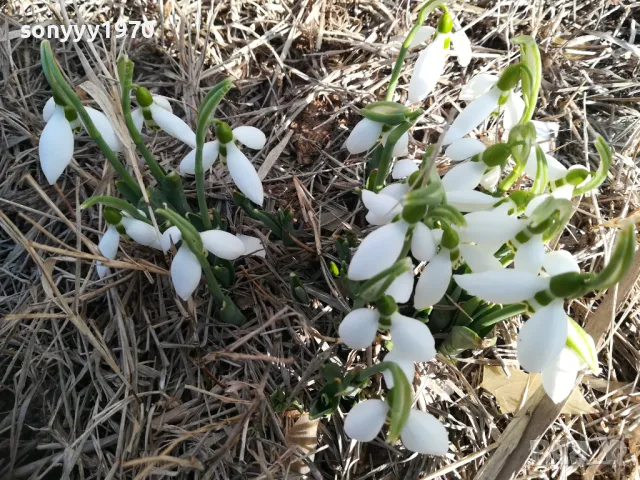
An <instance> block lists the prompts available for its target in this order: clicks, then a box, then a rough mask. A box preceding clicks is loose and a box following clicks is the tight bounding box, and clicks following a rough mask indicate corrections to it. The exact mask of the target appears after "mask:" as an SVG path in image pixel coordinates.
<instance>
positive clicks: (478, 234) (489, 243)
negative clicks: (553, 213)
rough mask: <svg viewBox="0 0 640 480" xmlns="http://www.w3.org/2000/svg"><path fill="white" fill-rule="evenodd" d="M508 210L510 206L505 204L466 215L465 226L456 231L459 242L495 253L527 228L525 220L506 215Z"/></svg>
mask: <svg viewBox="0 0 640 480" xmlns="http://www.w3.org/2000/svg"><path fill="white" fill-rule="evenodd" d="M503 205H506V207H503ZM509 208H510V204H508V203H506V202H505V203H503V204H501V205H499V206H498V207H496V208H494V209H492V210H489V211H480V212H471V213H467V214H466V215H465V216H464V218H465V221H466V225H465V226H463V227H459V228H458V229H457V232H458V235H459V236H460V242H462V243H471V244H475V245H477V246H478V247H481V248H482V249H484V250H485V251H487V252H490V253H492V254H493V253H495V252H496V251H497V250H498V249H499V248H500V247H501V246H502V245H504V244H505V243H507V242H508V241H509V240H511V239H512V238H514V237H515V236H516V235H517V234H518V233H520V232H521V231H522V230H524V229H525V228H526V226H527V221H526V220H524V219H519V218H516V217H512V216H510V215H508V213H507V212H508V211H509Z"/></svg>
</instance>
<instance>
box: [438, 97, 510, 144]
mask: <svg viewBox="0 0 640 480" xmlns="http://www.w3.org/2000/svg"><path fill="white" fill-rule="evenodd" d="M501 95H502V92H501V90H500V89H499V88H497V87H493V88H491V89H490V90H489V91H488V92H487V93H485V94H483V95H482V96H480V97H478V98H477V99H475V100H474V101H473V102H471V103H470V104H469V105H467V107H466V108H465V109H464V110H462V112H460V114H459V115H458V116H457V117H456V118H455V120H454V121H453V123H452V124H451V126H450V127H449V130H447V133H446V134H445V136H444V139H443V141H442V143H443V144H444V145H449V144H450V143H453V142H455V141H456V140H459V139H461V138H462V137H464V136H465V135H467V134H468V133H469V132H471V131H472V130H473V129H474V128H476V127H477V126H478V125H480V124H481V123H482V122H484V121H485V120H486V119H487V118H489V115H491V113H492V112H493V111H494V110H495V109H496V108H497V107H498V101H499V100H500V96H501Z"/></svg>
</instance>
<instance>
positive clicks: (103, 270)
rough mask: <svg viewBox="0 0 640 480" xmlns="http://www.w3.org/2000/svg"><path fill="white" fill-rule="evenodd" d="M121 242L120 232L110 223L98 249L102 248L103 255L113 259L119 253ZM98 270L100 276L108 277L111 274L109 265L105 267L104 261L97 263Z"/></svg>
mask: <svg viewBox="0 0 640 480" xmlns="http://www.w3.org/2000/svg"><path fill="white" fill-rule="evenodd" d="M119 243H120V234H119V233H118V230H117V229H116V227H115V225H109V226H108V227H107V231H106V232H104V235H103V236H102V238H101V239H100V242H99V243H98V250H100V253H101V254H102V256H103V257H105V258H108V259H109V260H113V259H114V258H116V254H117V253H118V244H119ZM96 272H97V274H98V278H103V277H106V276H107V275H109V267H105V266H104V265H103V264H102V262H100V261H99V262H97V263H96Z"/></svg>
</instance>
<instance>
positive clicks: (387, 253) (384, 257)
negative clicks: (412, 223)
mask: <svg viewBox="0 0 640 480" xmlns="http://www.w3.org/2000/svg"><path fill="white" fill-rule="evenodd" d="M408 229H409V225H408V224H407V223H405V222H404V221H399V222H394V223H390V224H387V225H383V226H382V227H380V228H378V229H377V230H375V231H374V232H372V233H370V234H369V235H367V237H366V238H365V239H364V240H363V241H362V243H361V244H360V246H359V247H358V249H357V250H356V252H355V254H354V255H353V258H352V259H351V263H350V264H349V271H348V276H349V278H350V279H351V280H356V281H361V280H368V279H370V278H371V277H374V276H375V275H377V274H378V273H381V272H382V271H383V270H386V269H387V268H389V267H391V266H392V265H393V264H394V263H396V261H397V260H398V259H399V258H398V257H399V256H400V253H401V252H402V247H403V245H404V239H405V236H406V235H407V230H408Z"/></svg>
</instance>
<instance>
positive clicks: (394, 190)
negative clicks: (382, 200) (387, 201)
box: [378, 182, 409, 201]
mask: <svg viewBox="0 0 640 480" xmlns="http://www.w3.org/2000/svg"><path fill="white" fill-rule="evenodd" d="M378 193H379V194H380V195H386V196H387V197H393V198H395V199H396V200H398V201H400V200H402V197H404V196H405V195H406V194H407V193H409V185H407V184H406V183H401V182H396V183H390V184H389V185H387V186H386V187H384V188H383V189H382V190H380V192H378Z"/></svg>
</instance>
